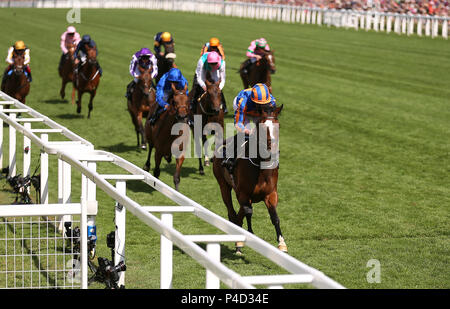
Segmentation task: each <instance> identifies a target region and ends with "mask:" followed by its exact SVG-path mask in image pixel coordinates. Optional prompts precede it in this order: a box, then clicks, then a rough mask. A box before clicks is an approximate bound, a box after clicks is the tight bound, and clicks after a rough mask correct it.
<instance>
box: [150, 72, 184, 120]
mask: <svg viewBox="0 0 450 309" xmlns="http://www.w3.org/2000/svg"><path fill="white" fill-rule="evenodd" d="M172 83H173V84H174V85H175V87H176V88H177V89H184V88H185V87H187V85H188V82H187V80H186V78H184V76H183V74H181V71H180V70H179V69H177V68H172V69H170V70H169V72H167V73H166V74H164V75H163V76H162V77H161V79H160V80H159V82H158V85H157V86H156V102H157V103H158V108H157V109H156V110H155V112H154V113H153V115H152V116H151V117H150V123H151V124H154V123H155V122H156V120H157V119H158V117H159V115H161V113H162V112H164V111H166V110H167V108H168V107H169V103H168V101H169V98H170V97H171V96H172ZM186 94H187V95H188V94H189V93H188V91H186Z"/></svg>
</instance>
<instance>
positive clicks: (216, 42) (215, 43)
mask: <svg viewBox="0 0 450 309" xmlns="http://www.w3.org/2000/svg"><path fill="white" fill-rule="evenodd" d="M219 44H220V41H219V39H218V38H211V39H210V40H209V45H210V46H219Z"/></svg>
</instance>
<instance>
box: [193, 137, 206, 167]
mask: <svg viewBox="0 0 450 309" xmlns="http://www.w3.org/2000/svg"><path fill="white" fill-rule="evenodd" d="M194 138H195V134H194ZM199 139H200V138H197V139H196V141H198V142H200V140H199ZM201 139H202V140H203V135H202V138H201ZM202 150H203V144H201V145H200V153H199V155H200V156H199V158H198V172H199V174H200V175H205V171H204V170H203V164H202V157H203V155H202Z"/></svg>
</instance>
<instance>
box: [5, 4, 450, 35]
mask: <svg viewBox="0 0 450 309" xmlns="http://www.w3.org/2000/svg"><path fill="white" fill-rule="evenodd" d="M0 7H36V8H143V9H150V10H168V11H185V12H195V13H204V14H216V15H226V16H236V17H241V18H253V19H263V20H271V21H279V22H286V23H300V24H316V25H327V26H335V27H345V28H353V29H356V30H358V29H364V30H366V31H367V30H374V31H380V32H386V33H390V32H394V33H397V34H404V35H412V34H417V35H418V36H429V37H432V38H435V37H438V36H442V37H443V38H445V39H447V38H448V24H449V20H450V19H449V17H437V16H428V15H412V14H411V15H410V14H396V13H395V14H394V13H382V12H377V11H353V10H334V9H321V8H314V7H301V6H288V5H267V4H258V3H246V2H228V1H204V0H187V1H184V0H165V1H163V0H128V1H127V0H28V1H27V0H24V1H6V0H0Z"/></svg>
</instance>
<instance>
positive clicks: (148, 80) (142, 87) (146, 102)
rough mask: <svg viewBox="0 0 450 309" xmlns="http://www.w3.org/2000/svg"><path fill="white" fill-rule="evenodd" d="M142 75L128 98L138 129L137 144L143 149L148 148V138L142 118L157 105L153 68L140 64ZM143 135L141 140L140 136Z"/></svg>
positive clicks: (136, 129) (129, 109) (135, 125)
mask: <svg viewBox="0 0 450 309" xmlns="http://www.w3.org/2000/svg"><path fill="white" fill-rule="evenodd" d="M139 71H140V73H141V74H140V75H139V77H138V81H137V84H136V87H135V90H134V91H133V94H132V96H131V100H128V111H129V112H130V116H131V120H132V121H133V124H134V129H135V131H136V137H137V146H138V147H139V148H141V149H146V148H147V139H146V137H145V132H144V125H143V124H142V118H144V119H146V118H147V116H148V112H149V110H150V106H152V105H155V104H156V103H155V91H154V89H153V88H151V86H152V68H151V67H150V68H148V69H144V68H142V67H141V66H139ZM140 137H141V141H140V140H139V138H140Z"/></svg>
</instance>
